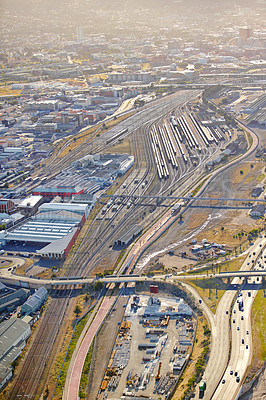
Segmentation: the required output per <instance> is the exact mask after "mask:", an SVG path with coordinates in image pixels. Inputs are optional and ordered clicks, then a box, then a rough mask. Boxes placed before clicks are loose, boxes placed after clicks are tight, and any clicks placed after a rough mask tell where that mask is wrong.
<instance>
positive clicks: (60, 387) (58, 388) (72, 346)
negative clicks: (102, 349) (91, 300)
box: [55, 310, 92, 396]
mask: <svg viewBox="0 0 266 400" xmlns="http://www.w3.org/2000/svg"><path fill="white" fill-rule="evenodd" d="M91 312H92V310H91V311H90V312H89V313H88V314H87V315H86V316H85V317H84V318H82V320H81V321H80V322H79V323H78V324H77V326H76V329H75V332H74V334H73V336H72V339H71V342H70V345H69V348H68V351H67V356H66V359H65V362H64V357H65V353H63V352H62V353H61V354H59V355H58V357H57V359H56V360H55V375H56V374H57V376H58V375H59V373H60V368H61V366H62V364H63V362H64V364H63V367H62V370H61V373H60V377H59V380H58V383H57V386H56V390H55V396H61V395H62V393H63V388H64V385H65V381H66V375H67V370H68V367H69V363H70V360H71V357H72V354H73V352H74V350H75V347H76V344H77V341H78V339H79V337H80V335H81V332H82V331H83V329H84V327H85V325H86V323H87V321H88V318H89V316H90V314H91Z"/></svg>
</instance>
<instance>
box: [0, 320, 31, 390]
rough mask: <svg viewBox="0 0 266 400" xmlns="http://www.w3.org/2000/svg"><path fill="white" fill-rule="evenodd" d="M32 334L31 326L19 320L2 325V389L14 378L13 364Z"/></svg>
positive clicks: (0, 385)
mask: <svg viewBox="0 0 266 400" xmlns="http://www.w3.org/2000/svg"><path fill="white" fill-rule="evenodd" d="M30 334H31V330H30V326H29V325H28V324H27V323H26V322H24V321H21V320H20V319H18V318H10V319H9V320H8V321H6V322H2V323H1V325H0V337H1V340H0V389H2V388H3V387H4V386H5V384H6V383H7V382H8V380H10V379H11V377H12V374H13V372H12V366H11V363H12V362H13V361H14V360H16V358H18V356H19V355H20V353H21V351H22V349H23V348H24V347H25V345H26V340H27V339H28V338H29V336H30Z"/></svg>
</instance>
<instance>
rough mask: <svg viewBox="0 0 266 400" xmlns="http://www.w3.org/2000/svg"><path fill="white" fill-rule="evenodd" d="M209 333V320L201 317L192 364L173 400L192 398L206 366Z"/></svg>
mask: <svg viewBox="0 0 266 400" xmlns="http://www.w3.org/2000/svg"><path fill="white" fill-rule="evenodd" d="M209 332H210V331H209V328H208V325H207V320H206V319H205V317H203V316H202V317H200V318H199V319H198V326H197V332H196V337H195V342H194V347H193V351H192V355H191V357H190V361H191V362H190V363H188V365H187V367H186V368H185V371H184V373H183V375H182V376H181V377H180V379H179V382H178V385H177V388H176V391H175V393H174V395H173V397H172V399H173V400H184V399H186V398H191V397H190V396H191V392H192V390H193V388H194V386H195V383H196V382H198V381H200V377H201V375H202V373H203V370H204V366H205V364H206V362H207V357H208V353H209V343H210V334H209Z"/></svg>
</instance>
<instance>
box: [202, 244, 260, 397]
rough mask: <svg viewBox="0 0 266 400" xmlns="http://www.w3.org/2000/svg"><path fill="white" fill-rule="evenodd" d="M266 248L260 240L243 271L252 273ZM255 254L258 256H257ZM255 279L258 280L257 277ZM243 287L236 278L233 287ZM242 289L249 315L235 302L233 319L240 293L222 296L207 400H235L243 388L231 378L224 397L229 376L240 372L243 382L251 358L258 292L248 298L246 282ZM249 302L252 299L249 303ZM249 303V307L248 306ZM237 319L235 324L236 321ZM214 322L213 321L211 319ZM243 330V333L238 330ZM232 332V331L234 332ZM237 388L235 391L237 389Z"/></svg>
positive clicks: (209, 365)
mask: <svg viewBox="0 0 266 400" xmlns="http://www.w3.org/2000/svg"><path fill="white" fill-rule="evenodd" d="M265 245H266V238H265V237H264V238H258V239H257V240H256V241H255V243H254V245H253V246H252V247H251V248H250V254H252V257H249V255H248V256H247V258H246V259H245V261H244V263H243V264H242V266H241V268H240V270H241V272H242V273H244V274H246V273H250V272H249V271H248V270H249V269H250V267H251V265H252V263H250V259H251V258H253V257H254V259H258V258H259V256H260V255H261V253H263V251H264V250H263V249H264V247H265ZM253 253H255V255H254V254H253ZM253 279H254V278H253ZM239 284H240V285H241V284H242V282H241V281H240V280H239V278H237V277H236V278H234V279H233V281H232V283H231V286H233V285H239ZM258 287H259V284H258V285H256V288H258ZM241 288H242V297H243V298H244V307H245V312H244V313H242V312H240V311H239V310H238V304H237V303H235V304H234V307H233V310H235V312H234V311H233V313H232V316H231V305H232V302H233V300H234V297H235V295H236V291H234V290H227V291H226V292H225V293H224V295H223V296H222V298H221V300H220V302H219V304H218V307H217V310H216V314H215V316H214V324H215V325H214V326H215V327H214V328H213V327H212V329H211V330H212V332H214V335H213V336H212V346H211V354H210V358H209V362H208V363H207V366H206V370H205V372H204V376H203V378H204V379H206V381H207V387H206V391H205V394H204V399H206V400H210V399H216V400H221V399H226V400H234V399H235V394H236V390H237V389H238V390H239V389H240V383H241V380H240V382H239V383H237V382H236V377H235V376H233V377H232V376H231V375H230V377H231V381H232V383H231V385H233V386H231V385H230V386H231V390H230V389H228V390H227V391H226V396H224V397H221V396H222V392H223V390H224V389H225V388H227V386H228V384H227V381H228V374H230V371H231V369H233V371H234V373H235V371H237V372H238V374H239V375H240V374H241V375H240V378H241V379H243V377H244V374H245V371H246V368H247V366H248V364H249V361H250V357H251V351H252V346H251V327H250V310H251V304H252V299H253V298H254V295H255V292H256V290H253V291H252V297H249V296H248V286H247V285H246V284H245V283H244V284H242V286H241ZM247 299H248V300H247ZM245 303H247V304H245ZM242 314H243V318H244V320H241V316H242ZM233 319H235V322H233ZM211 322H212V320H211ZM238 326H239V329H240V327H241V331H240V330H239V331H238V330H237V327H238ZM230 329H231V331H230ZM247 330H248V331H249V335H250V336H249V335H247V334H246V331H247ZM247 336H248V339H247V343H244V345H243V344H242V338H244V339H246V337H247ZM231 337H232V343H231V358H230V360H229V348H230V347H229V346H230V340H231ZM246 344H248V349H246ZM223 379H225V383H222V381H223ZM233 389H234V390H233ZM195 399H196V400H198V399H199V390H198V387H197V389H196V397H195Z"/></svg>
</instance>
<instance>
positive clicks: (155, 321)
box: [97, 287, 197, 400]
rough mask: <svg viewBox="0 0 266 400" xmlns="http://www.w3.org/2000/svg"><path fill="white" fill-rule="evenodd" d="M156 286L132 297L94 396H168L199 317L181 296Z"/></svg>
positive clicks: (115, 399) (113, 399)
mask: <svg viewBox="0 0 266 400" xmlns="http://www.w3.org/2000/svg"><path fill="white" fill-rule="evenodd" d="M157 289H158V288H157ZM156 291H157V290H156V287H155V288H154V287H152V288H151V292H153V293H151V295H150V296H149V295H132V296H130V298H129V301H128V303H127V306H126V309H125V313H124V317H123V319H122V321H121V323H119V325H120V327H119V331H118V334H117V337H116V340H115V344H114V347H113V351H112V354H111V357H110V360H109V363H108V366H107V369H106V371H105V374H104V378H103V380H102V383H101V388H100V390H99V393H98V397H97V398H98V399H100V400H131V399H139V400H140V399H143V400H144V399H154V400H155V399H156V400H158V399H169V398H171V395H172V393H173V391H174V389H175V387H176V384H177V382H178V380H179V378H180V376H181V375H182V373H183V370H184V368H185V366H186V364H187V362H188V360H189V357H190V354H191V351H192V347H193V342H194V339H195V333H196V324H197V321H196V318H195V317H194V315H193V312H192V310H191V308H190V307H189V306H188V305H187V304H185V303H184V301H183V299H180V298H177V297H167V296H159V295H158V292H157V293H156Z"/></svg>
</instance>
